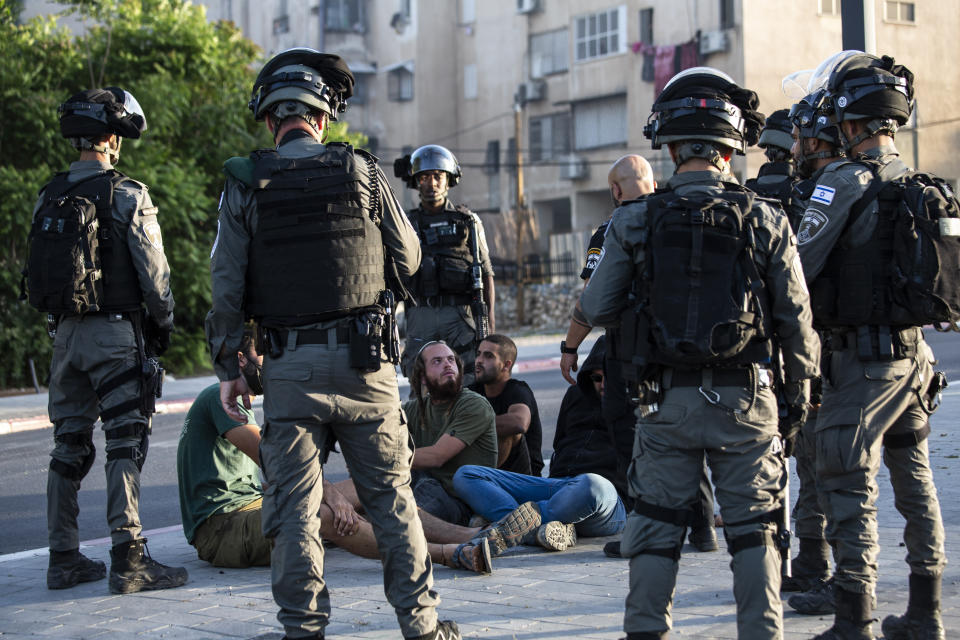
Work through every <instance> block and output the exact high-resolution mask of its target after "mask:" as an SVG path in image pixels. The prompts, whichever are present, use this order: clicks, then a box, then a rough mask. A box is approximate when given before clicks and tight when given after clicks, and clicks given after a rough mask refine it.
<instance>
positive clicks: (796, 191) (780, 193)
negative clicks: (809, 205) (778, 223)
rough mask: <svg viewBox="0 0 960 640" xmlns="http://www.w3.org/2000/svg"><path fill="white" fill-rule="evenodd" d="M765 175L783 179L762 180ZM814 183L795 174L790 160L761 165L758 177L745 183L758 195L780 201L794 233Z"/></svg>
mask: <svg viewBox="0 0 960 640" xmlns="http://www.w3.org/2000/svg"><path fill="white" fill-rule="evenodd" d="M765 176H776V177H780V178H782V179H781V180H779V181H774V180H769V181H767V180H763V181H761V180H760V178H762V177H765ZM814 184H815V183H813V182H812V181H810V180H801V179H800V178H798V177H797V176H796V175H795V174H794V170H793V165H792V164H791V163H789V162H768V163H766V164H764V165H762V166H761V167H760V171H758V172H757V177H756V178H751V179H750V180H747V181H746V182H745V183H744V185H745V186H746V187H747V188H748V189H750V190H751V191H753V192H754V193H756V194H757V195H760V196H763V197H764V198H771V199H773V200H776V201H778V202H779V203H780V206H781V207H782V208H783V211H784V213H786V214H787V219H788V220H789V221H790V227H791V228H792V229H793V232H794V233H796V232H797V229H798V228H799V227H800V221H801V220H802V219H803V213H804V211H805V210H806V199H807V198H809V197H810V196H809V193H812V192H813V186H814ZM807 192H809V193H808V195H807V196H806V197H803V194H804V193H807Z"/></svg>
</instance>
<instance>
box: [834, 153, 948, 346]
mask: <svg viewBox="0 0 960 640" xmlns="http://www.w3.org/2000/svg"><path fill="white" fill-rule="evenodd" d="M863 164H865V165H866V166H868V167H869V168H870V170H871V171H872V172H873V173H874V176H876V179H875V180H874V183H873V184H872V185H871V186H870V188H869V189H867V191H866V192H865V193H864V194H863V196H862V197H861V198H860V200H858V201H857V202H856V203H855V204H854V205H853V207H852V208H851V210H850V220H849V222H848V223H847V228H850V225H852V224H853V223H854V222H855V221H856V219H857V218H859V217H860V215H861V214H862V213H863V211H864V210H865V209H866V208H867V206H868V205H869V204H870V203H871V202H872V201H873V200H874V199H875V200H877V205H878V208H879V211H880V215H881V223H886V224H890V225H892V234H891V235H892V241H893V247H892V251H893V253H892V256H893V258H892V261H891V264H890V265H889V268H890V272H889V273H890V299H891V301H892V302H893V305H892V307H891V314H890V316H891V317H890V324H892V325H925V324H932V325H934V326H935V327H936V328H938V329H944V330H945V329H954V330H957V325H956V323H957V321H958V320H960V203H958V201H957V198H956V196H955V195H954V193H953V190H952V189H951V188H950V185H948V184H947V183H946V182H945V181H944V180H942V179H941V178H938V177H936V176H933V175H930V174H928V173H923V172H919V171H908V172H907V173H905V174H904V175H902V176H899V177H897V178H894V179H893V180H887V181H885V180H883V179H882V176H881V175H880V171H879V170H878V167H877V165H876V163H871V162H864V163H863ZM944 325H946V326H944Z"/></svg>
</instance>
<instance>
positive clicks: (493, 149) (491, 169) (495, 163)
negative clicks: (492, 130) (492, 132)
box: [483, 140, 500, 174]
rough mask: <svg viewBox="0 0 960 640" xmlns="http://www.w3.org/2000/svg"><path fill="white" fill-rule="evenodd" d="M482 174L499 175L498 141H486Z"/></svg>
mask: <svg viewBox="0 0 960 640" xmlns="http://www.w3.org/2000/svg"><path fill="white" fill-rule="evenodd" d="M483 172H484V173H487V174H493V173H500V141H499V140H488V141H487V153H486V155H485V156H484V158H483Z"/></svg>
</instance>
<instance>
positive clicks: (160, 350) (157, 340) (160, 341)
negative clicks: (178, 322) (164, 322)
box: [143, 316, 173, 356]
mask: <svg viewBox="0 0 960 640" xmlns="http://www.w3.org/2000/svg"><path fill="white" fill-rule="evenodd" d="M171 333H173V327H172V326H168V327H160V326H159V325H158V324H157V323H156V321H155V320H154V319H153V318H151V317H150V316H147V318H146V322H144V323H143V342H144V349H145V351H146V352H147V355H148V356H162V355H163V354H164V353H166V351H167V349H169V348H170V334H171Z"/></svg>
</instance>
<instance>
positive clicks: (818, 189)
mask: <svg viewBox="0 0 960 640" xmlns="http://www.w3.org/2000/svg"><path fill="white" fill-rule="evenodd" d="M836 193H837V190H836V189H834V188H833V187H828V186H827V185H825V184H818V185H817V186H815V187H814V188H813V193H812V194H810V199H811V200H813V201H814V202H819V203H820V204H830V203H831V202H833V196H834V195H836Z"/></svg>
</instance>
